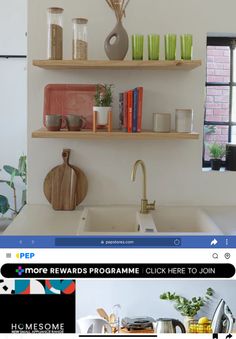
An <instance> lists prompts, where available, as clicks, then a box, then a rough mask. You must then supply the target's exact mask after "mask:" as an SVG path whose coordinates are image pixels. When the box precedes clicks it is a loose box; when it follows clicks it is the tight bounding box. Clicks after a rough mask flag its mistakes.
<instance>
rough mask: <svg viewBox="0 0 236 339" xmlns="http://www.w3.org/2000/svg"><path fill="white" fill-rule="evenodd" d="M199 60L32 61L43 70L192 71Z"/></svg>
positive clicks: (198, 64) (198, 63)
mask: <svg viewBox="0 0 236 339" xmlns="http://www.w3.org/2000/svg"><path fill="white" fill-rule="evenodd" d="M201 64H202V62H201V60H184V61H183V60H174V61H166V60H157V61H152V60H143V61H136V60H122V61H110V60H84V61H80V60H33V65H34V66H37V67H40V68H45V69H113V70H116V69H117V70H126V69H129V70H132V69H133V70H192V69H194V68H197V67H199V66H201Z"/></svg>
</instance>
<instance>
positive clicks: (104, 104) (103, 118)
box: [93, 84, 113, 126]
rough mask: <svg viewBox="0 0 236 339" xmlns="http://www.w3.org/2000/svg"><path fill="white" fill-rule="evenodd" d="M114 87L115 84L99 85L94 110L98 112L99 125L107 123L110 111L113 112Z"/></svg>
mask: <svg viewBox="0 0 236 339" xmlns="http://www.w3.org/2000/svg"><path fill="white" fill-rule="evenodd" d="M112 87H113V85H108V84H104V85H101V84H99V85H97V89H96V94H95V96H94V101H95V106H94V107H93V110H94V111H95V112H97V125H99V126H105V125H107V122H108V113H109V112H111V106H112V102H113V94H112Z"/></svg>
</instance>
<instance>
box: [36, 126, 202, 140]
mask: <svg viewBox="0 0 236 339" xmlns="http://www.w3.org/2000/svg"><path fill="white" fill-rule="evenodd" d="M32 137H33V138H52V139H82V140H83V139H84V140H86V139H90V140H93V139H95V140H99V139H101V140H105V139H109V140H112V139H114V140H126V139H128V140H175V139H180V140H181V139H182V140H194V139H198V138H199V133H196V132H192V133H177V132H170V133H155V132H152V131H143V132H141V133H125V132H121V131H119V130H114V131H112V132H107V131H99V132H96V133H94V132H92V131H86V130H83V131H79V132H71V131H67V130H62V131H58V132H51V131H48V130H47V129H45V128H41V129H39V130H37V131H34V132H33V133H32Z"/></svg>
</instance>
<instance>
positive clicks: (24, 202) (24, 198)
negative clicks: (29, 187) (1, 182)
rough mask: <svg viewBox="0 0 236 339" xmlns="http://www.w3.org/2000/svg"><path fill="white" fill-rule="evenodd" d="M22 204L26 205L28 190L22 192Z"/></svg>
mask: <svg viewBox="0 0 236 339" xmlns="http://www.w3.org/2000/svg"><path fill="white" fill-rule="evenodd" d="M21 204H22V206H24V205H26V190H23V191H22V197H21Z"/></svg>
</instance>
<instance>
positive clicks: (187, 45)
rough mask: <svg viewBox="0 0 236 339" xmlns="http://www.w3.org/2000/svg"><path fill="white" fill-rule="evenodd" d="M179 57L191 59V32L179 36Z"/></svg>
mask: <svg viewBox="0 0 236 339" xmlns="http://www.w3.org/2000/svg"><path fill="white" fill-rule="evenodd" d="M180 45H181V59H182V60H192V54H193V36H192V34H183V35H181V36H180Z"/></svg>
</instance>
